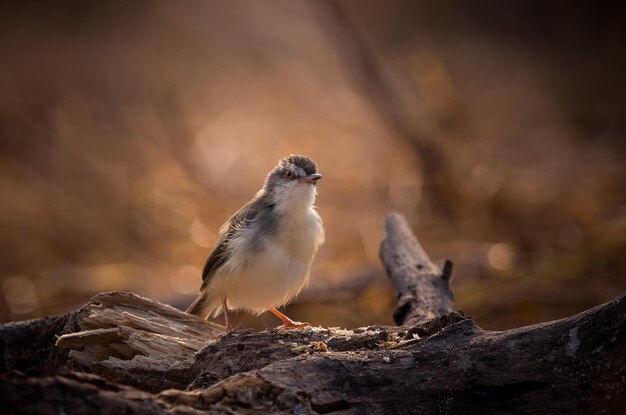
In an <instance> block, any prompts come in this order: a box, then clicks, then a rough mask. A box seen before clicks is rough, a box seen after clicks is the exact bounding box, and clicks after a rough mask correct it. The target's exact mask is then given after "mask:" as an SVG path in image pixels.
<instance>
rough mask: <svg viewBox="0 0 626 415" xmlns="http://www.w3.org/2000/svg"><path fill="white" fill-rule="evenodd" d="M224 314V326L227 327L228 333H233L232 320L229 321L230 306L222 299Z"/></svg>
mask: <svg viewBox="0 0 626 415" xmlns="http://www.w3.org/2000/svg"><path fill="white" fill-rule="evenodd" d="M222 312H223V313H224V325H225V326H226V331H227V332H231V331H233V330H234V329H233V326H232V325H231V324H230V320H229V319H228V305H226V299H225V298H222Z"/></svg>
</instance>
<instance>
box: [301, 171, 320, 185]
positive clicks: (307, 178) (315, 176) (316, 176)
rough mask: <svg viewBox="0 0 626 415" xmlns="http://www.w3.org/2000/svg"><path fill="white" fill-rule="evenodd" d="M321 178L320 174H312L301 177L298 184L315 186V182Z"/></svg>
mask: <svg viewBox="0 0 626 415" xmlns="http://www.w3.org/2000/svg"><path fill="white" fill-rule="evenodd" d="M321 178H322V175H321V174H318V173H313V174H309V175H308V176H304V177H301V178H300V182H301V183H310V184H315V182H317V181H318V180H319V179H321Z"/></svg>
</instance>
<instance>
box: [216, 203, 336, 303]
mask: <svg viewBox="0 0 626 415" xmlns="http://www.w3.org/2000/svg"><path fill="white" fill-rule="evenodd" d="M292 207H295V206H292ZM323 242H324V228H323V225H322V220H321V218H320V216H319V215H318V213H317V212H316V211H315V210H314V209H313V207H312V205H309V206H298V208H296V209H287V210H286V211H285V212H284V213H283V215H282V217H281V219H280V226H279V227H278V229H277V231H276V233H275V234H274V235H272V236H271V237H270V238H268V239H267V240H266V241H265V243H264V244H263V246H262V248H261V249H259V250H257V251H255V252H254V253H249V254H247V255H242V256H239V258H244V257H245V258H246V259H245V261H242V263H240V264H232V265H234V267H232V268H231V270H232V272H229V273H228V275H222V276H219V277H218V278H216V279H215V281H214V283H215V287H214V288H217V291H221V292H222V295H223V296H224V297H225V298H226V299H227V300H228V305H229V307H231V308H234V309H245V310H248V311H252V312H255V313H262V312H263V311H266V310H267V309H268V308H269V307H278V306H281V305H283V304H285V303H287V302H289V300H291V299H292V298H293V297H295V296H296V295H297V294H298V293H299V292H300V290H301V289H302V288H303V287H304V286H306V284H307V283H308V277H309V269H310V266H311V262H312V261H313V257H314V256H315V253H316V251H317V249H318V247H319V246H320V245H321V244H322V243H323ZM242 248H243V247H242ZM235 249H236V248H235ZM216 277H217V276H216Z"/></svg>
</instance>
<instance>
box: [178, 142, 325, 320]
mask: <svg viewBox="0 0 626 415" xmlns="http://www.w3.org/2000/svg"><path fill="white" fill-rule="evenodd" d="M321 178H322V175H321V174H320V173H319V171H318V169H317V164H316V163H315V162H314V161H313V160H312V159H310V158H309V157H307V156H302V155H295V154H291V155H289V156H287V157H285V158H282V159H281V160H279V161H278V164H277V165H276V166H275V167H274V168H273V169H272V170H271V171H270V172H269V173H268V174H267V176H266V177H265V182H264V184H263V187H262V188H261V190H259V191H258V192H257V193H256V195H255V196H254V197H253V198H252V200H251V201H249V202H248V203H246V204H245V205H244V206H243V207H242V208H241V209H239V210H238V211H237V212H236V213H235V214H234V215H232V216H231V217H230V218H229V219H228V221H226V223H225V224H224V225H223V226H222V227H221V229H220V234H219V235H220V237H219V239H218V241H217V243H216V245H215V246H214V247H213V249H212V250H211V252H210V253H209V256H208V258H207V260H206V263H205V265H204V269H203V271H202V285H201V287H200V294H199V295H198V297H197V298H196V299H195V301H194V302H193V303H192V304H191V305H190V306H189V308H188V309H187V313H190V314H194V315H197V316H199V317H201V318H203V319H207V318H209V317H217V316H218V315H219V314H220V313H223V315H224V323H225V326H226V330H227V331H228V332H230V331H232V330H233V326H232V325H231V322H230V318H229V312H230V311H231V310H243V311H246V312H250V313H252V314H255V315H260V314H262V313H264V312H266V311H270V312H271V313H273V314H274V315H276V316H277V317H278V318H279V319H280V320H281V321H282V325H281V326H279V328H303V327H307V326H309V323H302V322H299V321H294V320H292V319H290V318H289V317H287V316H286V315H285V314H283V313H281V312H280V311H278V310H277V308H279V307H280V306H283V305H285V304H287V303H288V302H289V301H290V300H292V299H293V298H294V297H295V296H297V295H298V293H299V292H300V291H301V290H302V289H303V288H304V287H305V286H306V285H307V284H308V281H309V273H310V269H311V264H312V262H313V259H314V257H315V254H316V253H317V250H318V248H319V247H320V246H321V245H322V244H323V243H324V238H325V235H324V225H323V223H322V219H321V217H320V215H319V214H318V212H317V211H316V207H315V205H314V203H315V199H316V197H317V186H316V185H317V182H318V180H319V179H321Z"/></svg>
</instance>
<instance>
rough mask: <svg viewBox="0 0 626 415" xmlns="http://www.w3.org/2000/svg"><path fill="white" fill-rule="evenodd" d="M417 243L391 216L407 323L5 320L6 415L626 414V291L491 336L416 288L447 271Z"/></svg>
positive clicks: (144, 317)
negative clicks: (300, 325)
mask: <svg viewBox="0 0 626 415" xmlns="http://www.w3.org/2000/svg"><path fill="white" fill-rule="evenodd" d="M407 232H408V234H407ZM410 237H412V235H411V234H410V231H408V226H406V223H405V222H404V221H403V220H402V218H399V217H397V215H392V216H390V218H388V221H387V239H386V242H385V243H383V246H382V247H381V257H383V258H385V261H387V260H388V258H389V259H392V261H391V262H390V263H388V264H386V266H387V268H388V269H389V270H390V274H391V275H390V276H391V278H392V280H393V281H394V284H395V286H396V289H397V290H398V292H399V293H400V294H401V295H400V298H399V300H400V302H401V303H403V302H406V301H414V303H412V304H410V307H409V308H408V311H407V312H406V313H405V315H404V318H403V319H402V321H401V322H402V323H404V325H401V326H394V327H385V326H372V327H364V328H358V329H353V330H344V329H338V328H321V327H317V328H316V327H311V328H308V329H305V330H276V329H272V330H267V331H263V332H260V333H257V332H253V331H243V332H235V333H230V334H227V335H223V336H220V335H218V334H219V333H221V331H220V330H221V327H220V326H218V325H214V324H211V323H207V322H204V321H201V320H199V319H197V318H196V317H194V316H190V315H187V314H185V313H183V312H181V311H178V310H176V309H173V308H172V307H169V306H167V305H164V304H161V303H158V302H156V301H153V300H149V299H144V298H141V297H139V296H136V295H134V294H129V293H121V292H113V293H103V294H99V295H98V296H96V297H94V298H93V299H92V301H91V302H90V303H89V304H87V305H86V306H84V307H83V308H82V309H80V310H78V311H76V312H73V313H69V314H66V315H65V316H59V317H52V318H46V319H41V320H34V321H29V322H23V323H11V324H7V325H4V326H2V327H0V339H1V340H2V342H1V343H0V344H1V347H2V366H1V367H2V374H1V375H0V413H16V414H59V413H64V414H91V413H107V414H120V413H124V414H150V413H158V414H196V413H214V414H233V413H246V414H261V413H285V414H324V413H333V414H334V413H337V414H361V413H367V414H389V413H397V414H407V413H412V414H422V413H423V414H432V413H440V414H458V413H463V414H465V413H467V414H483V413H533V414H534V413H564V412H570V413H624V412H623V411H624V410H626V401H625V400H624V398H623V396H624V393H625V392H626V391H625V389H626V296H621V297H619V298H617V299H616V300H614V301H612V302H610V303H607V304H604V305H602V306H598V307H596V308H593V309H591V310H588V311H585V312H583V313H580V314H578V315H575V316H572V317H570V318H567V319H563V320H558V321H554V322H548V323H543V324H538V325H534V326H528V327H522V328H519V329H515V330H508V331H503V332H490V331H484V330H482V329H480V328H479V327H478V326H477V325H476V324H475V322H474V321H473V319H471V318H469V317H466V316H464V315H463V314H462V313H458V312H454V311H451V310H452V297H451V294H450V296H449V298H448V299H447V300H446V302H444V306H441V305H437V304H438V303H437V302H436V301H435V300H436V298H434V297H436V295H435V293H437V292H438V293H439V295H448V293H449V287H448V286H447V285H445V286H444V288H446V289H441V287H440V286H439V284H438V283H436V284H430V286H428V284H426V285H425V286H426V287H427V288H423V285H424V284H421V283H420V282H418V281H416V280H419V279H423V280H424V281H426V282H428V281H431V282H432V281H433V280H434V281H439V280H436V278H439V279H440V280H445V281H447V280H448V279H449V278H441V273H440V272H439V271H438V270H437V269H436V268H435V267H434V266H433V265H432V263H430V260H429V259H428V257H427V256H426V254H425V253H424V252H423V249H421V246H419V243H417V241H416V240H414V242H415V243H414V242H411V238H410ZM416 244H417V245H416ZM407 247H408V248H407ZM417 264H422V268H420V269H419V271H420V272H415V270H417V269H418V268H417ZM422 270H424V272H422ZM396 279H397V281H396ZM411 279H412V280H411ZM424 281H422V282H424ZM412 287H416V288H412ZM413 290H414V291H413ZM446 290H447V291H446ZM424 294H428V295H430V296H432V297H433V298H430V297H429V300H428V301H420V300H421V298H422V297H421V296H422V295H424ZM403 295H404V296H403ZM412 295H414V296H415V297H411V296H412ZM406 296H409V298H415V300H407V297H406ZM446 304H447V305H446ZM437 310H444V311H443V312H441V313H439V312H438V311H437ZM428 313H430V314H431V315H432V318H430V319H429V318H427V317H424V316H425V315H426V314H428ZM56 336H59V337H58V338H57V337H56ZM55 343H56V344H57V345H58V346H55ZM70 350H71V351H70ZM68 351H70V352H69V353H68Z"/></svg>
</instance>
